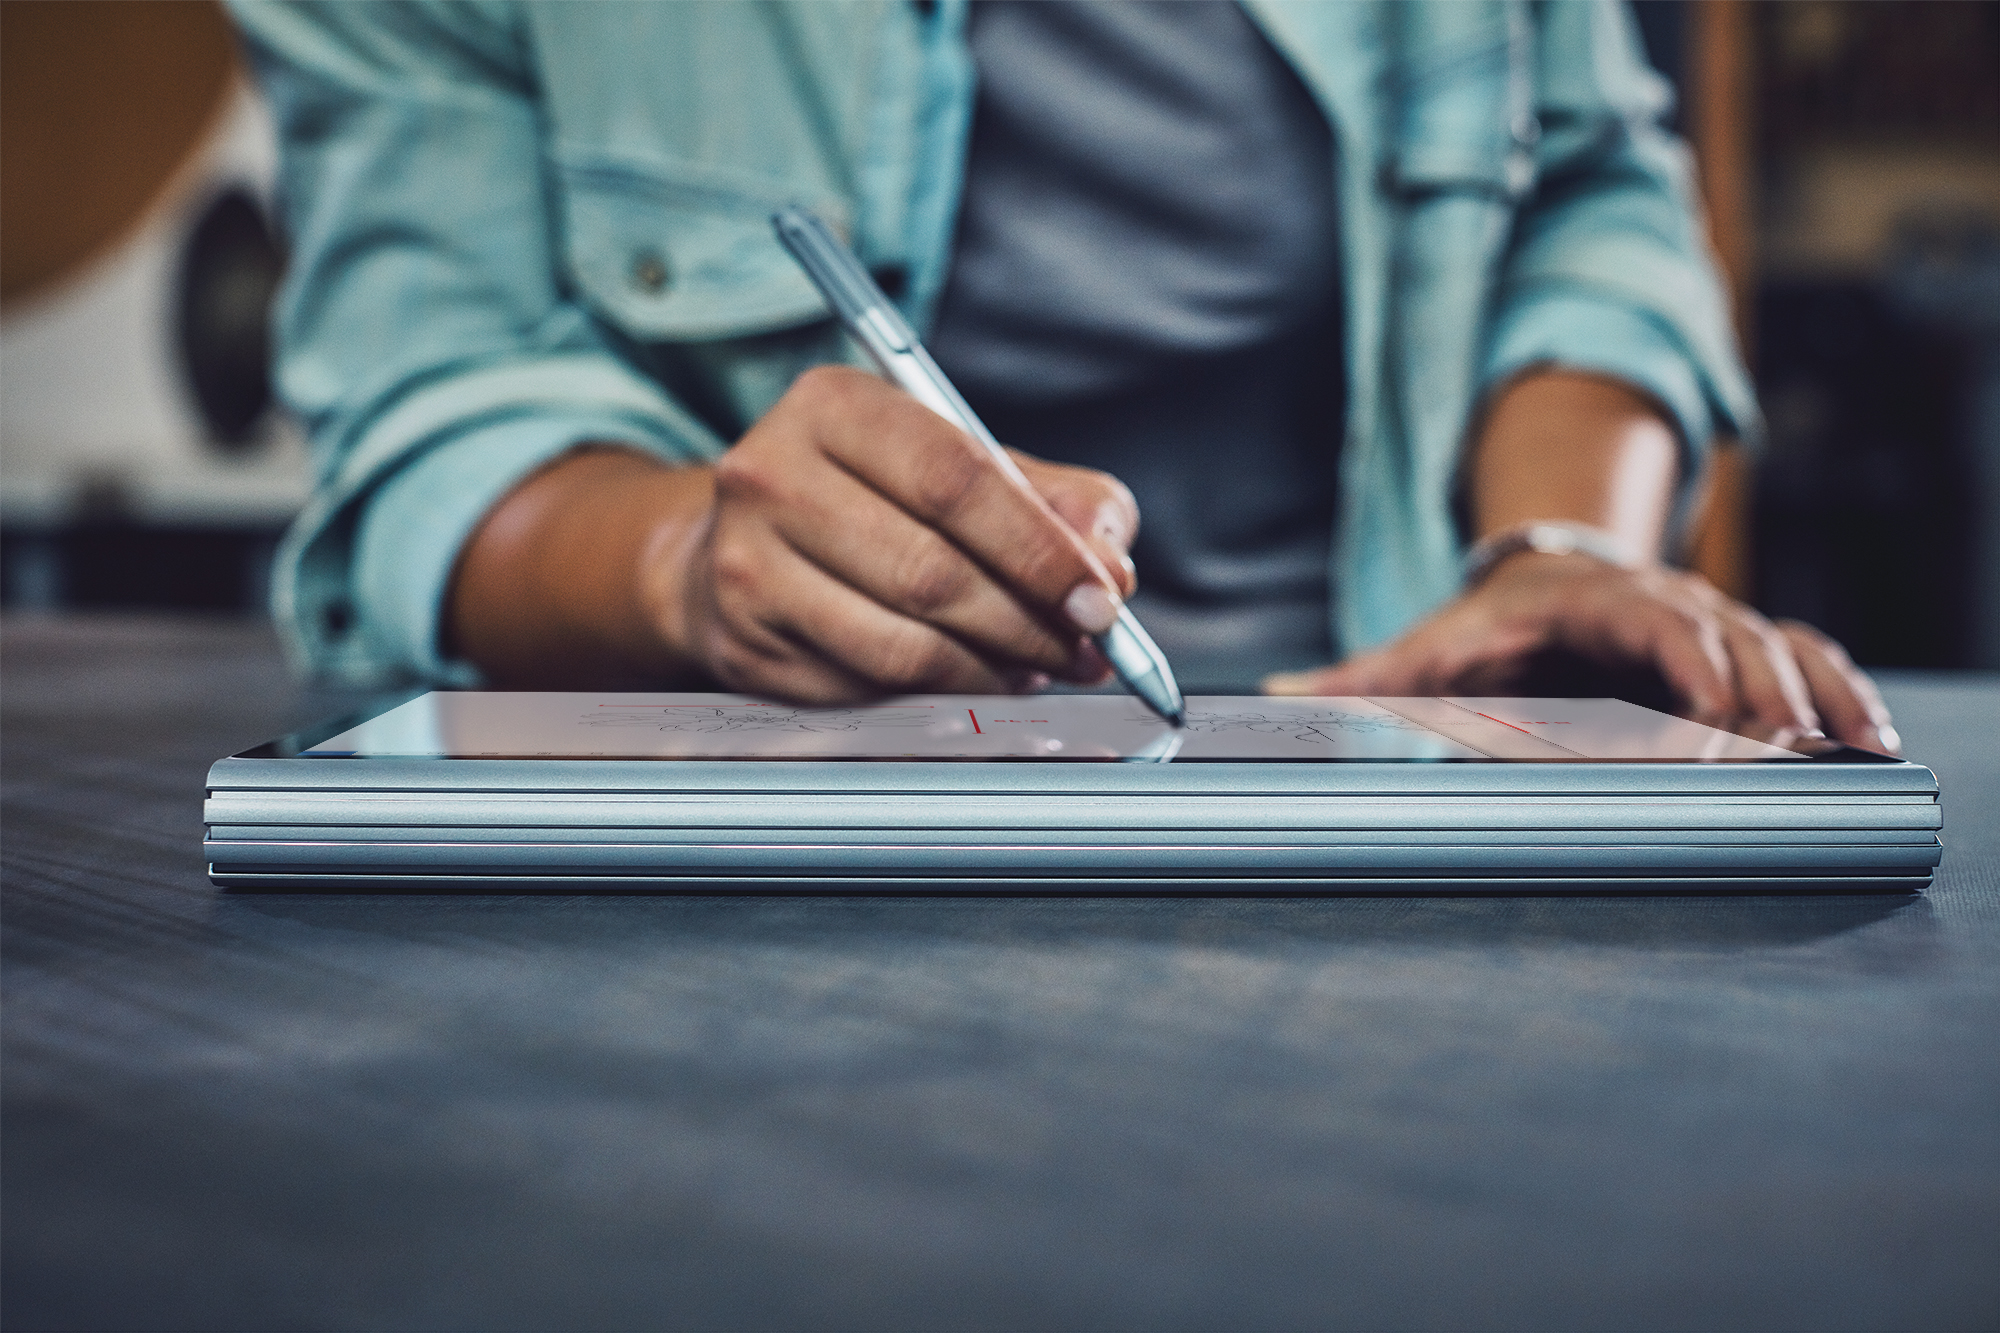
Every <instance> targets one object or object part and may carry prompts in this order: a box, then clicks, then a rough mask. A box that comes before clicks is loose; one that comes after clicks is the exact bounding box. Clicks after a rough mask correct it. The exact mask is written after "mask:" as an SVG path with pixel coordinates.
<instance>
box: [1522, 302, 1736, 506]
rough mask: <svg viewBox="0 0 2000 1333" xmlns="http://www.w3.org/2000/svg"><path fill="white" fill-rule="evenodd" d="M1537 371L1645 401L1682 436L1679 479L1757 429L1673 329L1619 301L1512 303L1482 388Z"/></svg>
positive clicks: (1691, 474) (1691, 475)
mask: <svg viewBox="0 0 2000 1333" xmlns="http://www.w3.org/2000/svg"><path fill="white" fill-rule="evenodd" d="M1538 365H1552V366H1561V367H1563V368H1564V369H1567V370H1580V371H1585V372H1588V373H1590V374H1596V375H1604V376H1606V377H1608V378H1611V379H1616V380H1622V381H1624V382H1625V383H1627V384H1629V385H1631V386H1632V387H1633V388H1635V389H1638V390H1639V391H1640V392H1642V393H1645V394H1649V395H1650V396H1651V397H1652V398H1653V399H1654V400H1655V401H1656V402H1658V403H1659V404H1660V405H1661V406H1662V407H1664V408H1665V409H1666V410H1667V414H1668V415H1669V416H1670V417H1671V418H1672V421H1673V425H1674V428H1675V430H1676V431H1677V432H1678V433H1679V435H1680V440H1681V449H1682V460H1681V461H1682V470H1681V475H1682V477H1683V479H1684V480H1686V479H1692V478H1693V477H1695V476H1696V475H1698V474H1699V472H1700V469H1701V464H1702V461H1703V460H1704V459H1705V458H1706V457H1707V454H1708V447H1709V443H1710V442H1711V441H1712V440H1713V439H1714V437H1715V436H1716V435H1717V434H1718V433H1729V434H1733V435H1738V436H1742V435H1745V434H1747V433H1748V432H1749V431H1750V430H1752V429H1753V428H1754V423H1752V422H1748V421H1742V420H1738V419H1737V415H1736V414H1735V413H1733V412H1731V410H1730V408H1729V405H1728V403H1727V402H1726V401H1725V400H1724V399H1723V397H1722V395H1721V394H1720V393H1719V392H1718V391H1717V390H1716V387H1715V386H1714V385H1711V384H1710V383H1709V382H1708V380H1707V378H1706V377H1705V376H1704V375H1703V374H1702V371H1701V369H1700V368H1699V366H1698V365H1697V363H1696V361H1695V358H1694V357H1693V356H1692V355H1691V354H1690V353H1689V351H1688V349H1687V347H1686V345H1685V344H1684V343H1683V342H1682V340H1681V339H1680V337H1679V336H1678V335H1677V334H1676V333H1675V332H1674V330H1673V329H1672V328H1671V327H1669V326H1668V325H1667V324H1666V323H1664V322H1663V321H1661V320H1659V319H1658V318H1656V317H1655V316H1653V315H1651V314H1649V313H1647V312H1645V311H1642V310H1637V309H1634V308H1632V307H1631V306H1627V305H1623V304H1621V303H1618V302H1614V301H1605V300H1602V299H1600V298H1597V297H1594V296H1589V295H1584V294H1581V293H1575V292H1562V291H1556V292H1548V293H1544V294H1541V295H1538V296H1535V297H1533V298H1531V299H1528V300H1525V301H1517V302H1513V303H1511V304H1510V306H1509V308H1507V309H1506V310H1504V311H1503V312H1502V314H1501V317H1500V319H1499V322H1498V324H1497V325H1496V326H1495V328H1494V331H1493V336H1492V339H1491V341H1490V342H1489V344H1488V351H1487V355H1486V369H1485V374H1484V376H1483V381H1484V385H1485V388H1486V389H1487V390H1488V391H1489V392H1490V391H1491V390H1492V389H1493V388H1494V387H1496V386H1498V385H1500V384H1502V383H1505V382H1506V381H1507V380H1508V379H1510V378H1511V377H1513V376H1515V375H1518V374H1520V373H1521V372H1522V371H1524V370H1527V369H1530V368H1531V367H1534V366H1538Z"/></svg>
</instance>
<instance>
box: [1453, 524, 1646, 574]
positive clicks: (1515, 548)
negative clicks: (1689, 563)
mask: <svg viewBox="0 0 2000 1333" xmlns="http://www.w3.org/2000/svg"><path fill="white" fill-rule="evenodd" d="M1523 551H1535V552H1538V553H1540V554H1542V555H1587V556H1592V557H1594V558H1596V559H1598V560H1602V561H1604V563H1606V564H1608V565H1617V566H1619V567H1620V568H1622V569H1630V568H1632V567H1633V566H1634V565H1637V564H1638V563H1639V562H1638V561H1637V560H1634V559H1633V558H1632V556H1631V553H1630V552H1628V551H1627V550H1626V549H1625V543H1623V542H1621V541H1619V540H1618V539H1617V538H1616V537H1614V536H1612V535H1611V534H1610V533H1608V532H1606V531H1605V530H1604V529H1603V528H1593V527H1591V526H1590V525H1589V524H1588V523H1522V524H1518V525H1516V526H1514V527H1511V528H1503V529H1502V530H1500V531H1499V532H1496V533H1494V534H1493V535H1491V536H1490V537H1482V538H1480V539H1479V541H1477V542H1475V543H1474V544H1473V547H1472V549H1471V550H1469V551H1467V552H1466V553H1465V566H1464V574H1463V577H1462V579H1461V583H1460V586H1461V587H1463V588H1465V589H1466V590H1468V591H1469V590H1471V589H1473V588H1476V587H1478V586H1479V584H1480V583H1481V582H1482V581H1484V579H1485V578H1486V576H1487V575H1488V574H1491V573H1492V572H1493V567H1494V566H1495V565H1497V564H1499V563H1500V562H1501V561H1502V560H1505V559H1506V558H1507V557H1508V556H1510V555H1519V554H1520V553H1521V552H1523Z"/></svg>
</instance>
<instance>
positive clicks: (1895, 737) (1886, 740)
mask: <svg viewBox="0 0 2000 1333" xmlns="http://www.w3.org/2000/svg"><path fill="white" fill-rule="evenodd" d="M1875 740H1876V743H1877V744H1878V745H1879V746H1880V747H1881V748H1882V750H1883V752H1884V753H1887V754H1901V753H1902V752H1903V738H1902V736H1901V735H1899V734H1898V733H1897V731H1896V729H1895V728H1894V727H1891V726H1886V725H1885V726H1880V727H1877V728H1875Z"/></svg>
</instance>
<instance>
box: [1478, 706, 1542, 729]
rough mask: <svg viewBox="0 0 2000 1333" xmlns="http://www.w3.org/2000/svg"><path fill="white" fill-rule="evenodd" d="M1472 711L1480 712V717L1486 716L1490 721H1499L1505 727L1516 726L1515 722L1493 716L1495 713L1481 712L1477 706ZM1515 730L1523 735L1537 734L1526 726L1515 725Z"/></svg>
mask: <svg viewBox="0 0 2000 1333" xmlns="http://www.w3.org/2000/svg"><path fill="white" fill-rule="evenodd" d="M1472 711H1473V712H1474V713H1478V714H1479V716H1480V717H1483V718H1485V719H1486V720H1487V721H1488V722H1499V723H1500V725H1501V726H1503V727H1514V724H1513V723H1512V722H1507V721H1503V720H1502V719H1500V718H1497V717H1495V716H1493V714H1491V713H1480V712H1479V710H1478V709H1477V708H1475V709H1473V710H1472ZM1514 730H1516V731H1518V732H1520V733H1521V734H1522V735H1523V736H1532V735H1534V734H1535V733H1534V732H1532V731H1529V730H1528V729H1527V728H1526V727H1514Z"/></svg>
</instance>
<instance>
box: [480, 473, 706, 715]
mask: <svg viewBox="0 0 2000 1333" xmlns="http://www.w3.org/2000/svg"><path fill="white" fill-rule="evenodd" d="M714 492H715V482H714V474H713V472H712V471H711V470H710V469H708V468H704V467H682V468H676V467H669V466H667V465H665V464H663V463H661V462H659V461H658V460H657V459H654V458H652V457H650V456H648V455H645V454H642V453H639V452H637V451H636V450H631V449H624V448H618V447H613V446H606V447H596V448H587V449H582V450H578V451H576V452H574V453H570V454H567V455H565V456H563V457H562V458H560V459H558V460H556V461H555V462H554V463H552V464H550V465H549V466H548V467H546V468H543V469H542V470H541V471H539V472H537V473H535V474H534V475H533V476H531V477H529V478H528V480H526V481H525V482H523V483H522V484H521V485H520V486H518V487H516V488H515V489H514V490H513V491H512V492H510V493H509V494H508V495H507V497H506V498H505V499H503V500H502V501H501V502H500V503H499V504H498V505H497V506H495V507H494V509H493V510H492V511H491V512H490V513H489V514H488V515H487V516H486V518H485V520H484V521H483V522H481V524H480V525H479V527H478V528H477V529H476V530H475V531H474V532H473V535H472V537H471V539H470V540H468V541H467V543H466V545H465V549H464V552H463V553H462V554H461V555H460V557H459V561H458V565H457V567H456V569H455V570H454V571H453V575H452V583H451V589H450V592H449V594H448V597H447V601H446V606H445V618H444V624H445V626H446V633H447V635H448V643H447V648H448V649H449V651H450V652H451V654H452V655H454V656H457V657H460V658H463V659H464V660H467V661H470V662H472V663H473V664H474V665H475V666H477V667H479V669H480V670H481V672H482V673H483V674H484V675H485V676H486V679H487V681H488V683H489V684H492V685H494V686H498V687H503V688H506V687H513V688H550V687H555V686H563V687H567V688H577V687H588V686H596V687H599V688H613V687H617V686H631V687H639V686H643V687H646V688H652V689H659V688H662V687H669V686H672V685H675V684H692V683H701V682H702V681H703V673H702V672H701V670H700V668H699V667H698V666H697V665H696V664H695V663H694V662H693V660H692V657H691V655H690V654H689V652H688V651H687V647H686V642H687V640H686V635H685V632H684V630H683V628H682V619H683V615H682V613H683V609H684V608H683V607H682V604H681V603H682V585H683V583H684V578H685V573H686V569H687V564H688V560H689V553H690V552H691V551H692V549H693V548H694V546H695V545H696V544H697V542H698V541H699V540H700V537H701V534H702V530H703V528H704V525H705V524H706V523H707V521H708V516H709V513H710V510H711V506H712V501H713V498H714Z"/></svg>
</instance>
